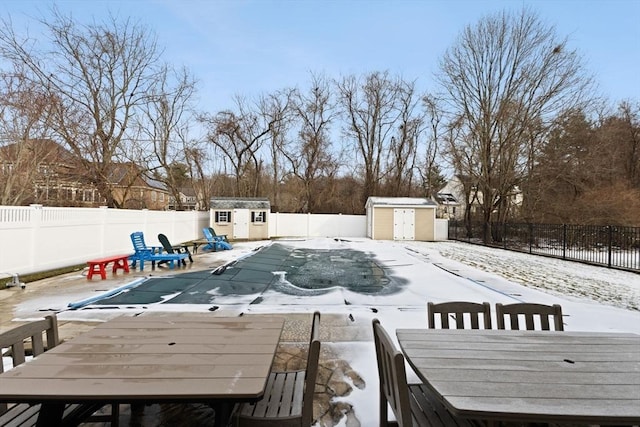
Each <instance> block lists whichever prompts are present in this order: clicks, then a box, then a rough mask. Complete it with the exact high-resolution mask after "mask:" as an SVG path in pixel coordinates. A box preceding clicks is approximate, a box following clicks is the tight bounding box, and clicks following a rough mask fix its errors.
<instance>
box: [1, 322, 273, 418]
mask: <svg viewBox="0 0 640 427" xmlns="http://www.w3.org/2000/svg"><path fill="white" fill-rule="evenodd" d="M283 324H284V320H283V319H282V318H274V317H266V316H244V317H233V318H225V317H213V316H211V315H210V314H208V315H184V316H183V315H176V314H164V315H162V314H159V315H158V314H156V315H146V316H145V315H142V316H136V317H134V316H121V317H118V318H115V319H112V320H109V321H107V322H104V323H102V324H100V325H99V326H97V327H96V328H94V329H92V330H90V331H88V332H86V333H84V334H81V335H79V336H77V337H75V338H73V339H71V340H69V341H66V342H64V343H61V344H60V345H58V346H57V347H56V349H55V351H52V352H46V353H44V354H42V355H40V356H39V357H37V358H35V359H34V360H33V361H31V362H29V363H27V364H25V365H24V366H22V367H21V369H19V370H11V371H8V372H5V373H3V374H1V375H0V402H16V403H26V404H39V405H41V409H40V412H39V417H38V424H39V425H56V423H59V422H61V419H62V415H63V411H64V407H65V405H67V404H84V403H91V404H97V405H104V404H106V403H109V404H112V403H113V404H133V405H141V404H147V403H149V404H153V403H176V404H180V403H205V404H209V405H211V406H212V407H213V408H214V409H215V424H214V425H215V426H217V427H220V426H225V427H226V426H227V425H228V422H229V417H230V413H231V408H232V407H233V406H234V405H235V404H237V403H241V402H245V401H256V400H258V399H259V398H260V397H261V396H262V394H263V393H264V388H265V384H266V382H267V377H268V375H269V371H270V368H271V364H272V362H273V358H274V355H275V352H276V349H277V347H278V342H279V339H280V334H281V332H282V327H283ZM15 371H19V372H15Z"/></svg>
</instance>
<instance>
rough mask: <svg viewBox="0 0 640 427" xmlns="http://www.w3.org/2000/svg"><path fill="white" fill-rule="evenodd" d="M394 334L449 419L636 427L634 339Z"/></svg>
mask: <svg viewBox="0 0 640 427" xmlns="http://www.w3.org/2000/svg"><path fill="white" fill-rule="evenodd" d="M396 335H397V338H398V342H399V343H400V347H401V348H402V351H403V353H404V355H405V356H406V358H407V361H408V362H409V364H410V365H411V367H412V368H413V369H414V371H415V372H416V374H417V375H418V376H419V377H420V379H421V380H422V381H424V382H425V384H427V385H428V386H429V389H431V390H433V391H434V393H436V394H437V396H438V400H440V401H441V402H443V403H444V405H445V406H446V407H447V409H448V410H449V411H450V412H451V413H452V414H454V415H456V416H460V417H468V418H474V419H482V420H486V421H488V422H489V423H492V422H497V421H501V422H502V421H513V422H543V423H550V424H551V423H561V424H570V423H580V424H618V425H634V424H635V425H637V424H640V394H638V390H640V375H638V372H639V371H640V335H636V334H629V333H626V334H625V333H603V332H566V331H557V332H556V331H517V330H495V329H494V330H489V329H482V330H464V329H425V328H421V329H398V330H397V331H396Z"/></svg>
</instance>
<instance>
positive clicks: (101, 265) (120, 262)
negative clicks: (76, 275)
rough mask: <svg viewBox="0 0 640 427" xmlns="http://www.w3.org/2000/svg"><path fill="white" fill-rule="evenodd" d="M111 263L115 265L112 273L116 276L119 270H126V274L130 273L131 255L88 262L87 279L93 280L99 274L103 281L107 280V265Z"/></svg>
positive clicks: (114, 256)
mask: <svg viewBox="0 0 640 427" xmlns="http://www.w3.org/2000/svg"><path fill="white" fill-rule="evenodd" d="M110 262H112V263H113V267H112V268H111V272H112V273H114V274H115V273H116V271H118V269H120V270H124V271H125V273H128V272H129V255H113V256H108V257H104V258H98V259H92V260H90V261H87V264H88V265H89V272H88V273H87V279H91V278H92V277H93V275H94V274H96V273H99V274H100V277H101V278H102V280H105V279H106V278H107V270H106V268H107V264H109V263H110Z"/></svg>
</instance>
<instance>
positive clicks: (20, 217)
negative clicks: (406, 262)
mask: <svg viewBox="0 0 640 427" xmlns="http://www.w3.org/2000/svg"><path fill="white" fill-rule="evenodd" d="M366 223H367V219H366V216H365V215H342V214H337V215H334V214H289V213H271V214H270V215H269V236H270V237H271V238H286V237H293V238H311V237H333V238H350V237H351V238H366V236H367V231H366V228H367V227H366ZM209 225H210V213H209V212H197V211H190V212H176V211H150V210H129V209H107V208H56V207H43V206H40V205H32V206H26V207H25V206H0V278H2V277H6V276H11V275H13V274H29V273H36V272H40V271H47V270H52V269H56V268H63V267H69V266H72V265H78V264H83V263H85V262H87V260H90V259H92V258H99V257H102V256H109V255H116V254H126V253H132V252H133V248H132V245H131V239H130V237H129V235H130V234H131V233H132V232H134V231H142V232H143V233H144V236H145V242H146V243H147V245H149V246H158V245H159V242H158V237H157V236H158V234H159V233H163V234H165V235H166V236H167V237H168V238H169V240H170V241H171V242H172V243H180V242H185V241H188V240H194V239H199V238H202V237H203V236H202V228H203V227H207V226H209ZM447 230H448V228H447V220H440V219H438V220H436V240H446V239H447Z"/></svg>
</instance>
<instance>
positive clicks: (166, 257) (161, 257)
mask: <svg viewBox="0 0 640 427" xmlns="http://www.w3.org/2000/svg"><path fill="white" fill-rule="evenodd" d="M131 243H133V249H134V250H135V253H134V254H133V255H129V259H130V260H131V266H132V267H134V268H135V266H136V263H137V262H138V261H140V271H143V270H144V262H145V261H151V267H152V268H155V266H156V262H157V261H167V262H169V268H173V267H174V262H175V261H182V260H184V259H185V258H187V256H188V255H187V254H177V253H173V254H163V253H162V249H163V247H162V246H147V244H146V243H145V242H144V234H143V233H142V231H135V232H133V233H131Z"/></svg>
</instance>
